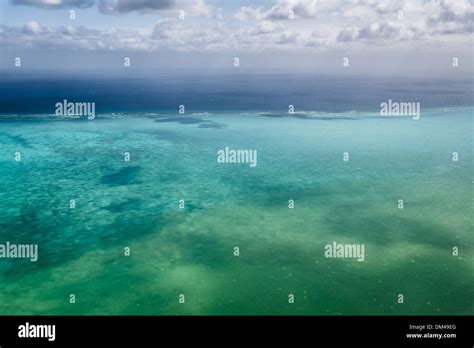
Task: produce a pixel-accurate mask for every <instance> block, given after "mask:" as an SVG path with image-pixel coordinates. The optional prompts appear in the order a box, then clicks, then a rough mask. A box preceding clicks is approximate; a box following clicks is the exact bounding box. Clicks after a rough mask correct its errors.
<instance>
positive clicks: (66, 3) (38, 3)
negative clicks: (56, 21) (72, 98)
mask: <svg viewBox="0 0 474 348" xmlns="http://www.w3.org/2000/svg"><path fill="white" fill-rule="evenodd" d="M12 3H13V4H14V5H25V6H35V7H41V8H53V9H54V8H64V7H79V8H87V7H92V6H94V5H95V3H96V1H95V0H12Z"/></svg>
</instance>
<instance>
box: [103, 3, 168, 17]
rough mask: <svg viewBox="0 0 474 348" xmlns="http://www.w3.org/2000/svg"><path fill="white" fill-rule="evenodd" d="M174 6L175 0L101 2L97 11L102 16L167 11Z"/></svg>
mask: <svg viewBox="0 0 474 348" xmlns="http://www.w3.org/2000/svg"><path fill="white" fill-rule="evenodd" d="M175 6H176V0H160V1H156V0H101V1H100V2H99V10H100V11H101V12H102V13H104V14H122V13H127V12H132V11H139V12H151V11H157V10H169V9H172V8H175Z"/></svg>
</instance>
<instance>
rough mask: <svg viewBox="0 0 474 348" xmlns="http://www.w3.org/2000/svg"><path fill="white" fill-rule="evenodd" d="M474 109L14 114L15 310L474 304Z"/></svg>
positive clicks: (8, 213)
mask: <svg viewBox="0 0 474 348" xmlns="http://www.w3.org/2000/svg"><path fill="white" fill-rule="evenodd" d="M472 115H473V108H471V107H465V108H451V109H432V110H430V111H427V112H424V113H423V114H422V118H421V119H420V120H418V121H414V120H412V119H410V118H381V117H365V116H364V115H347V114H341V115H296V116H298V117H283V116H276V115H271V114H268V115H255V114H252V113H247V114H246V115H238V114H235V115H233V114H231V113H230V114H229V113H227V114H226V115H220V114H219V113H216V114H213V115H210V114H196V115H192V116H159V115H151V116H150V115H148V116H147V117H145V115H143V114H142V115H140V114H138V115H137V114H135V115H134V116H133V117H132V116H128V117H127V116H126V117H122V118H110V119H100V118H99V119H96V120H94V121H86V120H84V121H82V120H81V121H77V120H48V119H45V118H42V117H39V118H38V119H36V118H35V117H33V118H32V119H33V120H31V119H30V120H26V118H24V119H8V120H7V117H3V120H2V121H0V143H1V151H0V164H1V165H0V243H3V242H4V241H10V242H12V243H36V244H38V245H39V259H38V261H37V262H30V261H29V260H24V259H3V260H1V261H0V314H139V315H141V314H169V315H174V314H211V315H212V314H473V309H472V308H473V307H472V305H473V303H472V299H473V295H474V294H473V289H474V272H473V270H474V269H473V249H472V248H473V247H472V246H473V242H474V237H473V233H472V231H473V223H472V222H473V221H472V172H473V163H472V158H473V150H472V121H473V116H472ZM225 147H229V148H233V149H256V150H257V151H258V164H257V166H256V167H255V168H251V167H250V166H249V165H248V164H219V163H217V161H216V157H217V155H216V154H217V151H218V150H219V149H223V148H225ZM17 151H18V152H21V154H22V160H21V161H20V162H16V161H15V160H14V156H15V155H14V154H15V152H17ZM455 151H456V152H458V153H459V161H457V162H453V160H452V153H453V152H455ZM124 152H129V153H130V155H131V160H130V161H129V162H125V161H124V156H123V154H124ZM344 152H348V153H349V156H350V157H349V158H350V160H349V161H348V162H344V161H343V153H344ZM70 199H76V201H77V207H76V208H75V209H70V208H69V201H70ZM180 199H184V200H185V209H179V200H180ZM290 199H293V200H294V201H295V208H294V209H289V208H288V200H290ZM398 199H403V200H404V209H403V210H400V209H398V207H397V201H398ZM334 241H336V242H338V243H351V244H352V243H357V244H364V245H365V261H364V262H358V261H356V260H355V259H335V258H332V259H331V258H326V257H325V255H324V246H325V245H326V244H331V243H332V242H334ZM236 246H238V247H239V248H240V256H238V257H237V256H234V247H236ZM125 247H130V248H131V256H129V257H127V256H124V248H125ZM453 247H458V248H459V256H453V255H452V248H453ZM290 293H291V294H294V296H295V303H294V304H290V303H288V295H289V294H290ZM70 294H75V295H76V303H75V304H70V303H69V295H70ZM179 294H184V295H185V299H186V302H185V303H184V304H181V303H179V301H178V296H179ZM398 294H403V295H404V303H403V304H399V303H397V296H398Z"/></svg>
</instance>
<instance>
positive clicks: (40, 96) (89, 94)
mask: <svg viewBox="0 0 474 348" xmlns="http://www.w3.org/2000/svg"><path fill="white" fill-rule="evenodd" d="M473 91H474V82H473V81H472V80H469V79H466V80H463V81H459V80H458V81H450V80H430V79H427V80H413V79H403V78H397V77H395V78H363V79H362V78H359V77H341V76H338V77H330V76H323V75H302V74H294V75H291V74H287V75H259V76H255V75H248V74H245V75H243V74H240V73H238V72H236V73H235V74H217V75H216V74H213V75H206V74H195V73H194V74H193V75H186V74H184V73H179V74H172V73H167V74H164V73H161V74H159V73H156V74H155V75H153V73H150V74H148V75H141V74H135V73H131V74H130V75H128V76H126V75H122V76H121V77H111V76H106V75H104V76H89V75H84V76H78V75H74V76H72V75H71V76H48V75H47V74H42V75H39V74H35V75H28V74H25V73H20V74H18V75H4V76H2V79H1V81H0V113H1V114H11V113H14V114H23V113H25V114H31V113H34V114H41V113H47V114H48V113H54V111H55V109H54V105H55V104H56V103H57V102H58V101H62V100H63V99H67V100H68V101H73V102H95V103H96V112H97V114H101V113H109V112H173V113H175V112H176V111H177V108H178V106H179V105H180V104H184V105H185V106H186V112H187V113H189V112H223V111H231V112H246V111H251V112H255V111H257V112H283V113H285V112H287V111H288V105H290V104H292V105H294V106H295V109H296V111H320V112H350V111H362V112H365V111H378V110H379V105H380V103H381V102H384V101H387V100H388V99H392V100H394V101H396V100H398V101H404V102H420V103H421V108H422V109H427V108H438V107H453V106H470V105H474V93H473Z"/></svg>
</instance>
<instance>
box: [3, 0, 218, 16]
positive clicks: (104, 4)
mask: <svg viewBox="0 0 474 348" xmlns="http://www.w3.org/2000/svg"><path fill="white" fill-rule="evenodd" d="M12 4H14V5H25V6H34V7H40V8H44V9H60V8H71V7H77V8H87V7H93V6H97V7H98V9H99V11H100V12H101V13H103V14H107V15H120V14H125V13H130V12H139V13H151V12H155V11H165V10H172V9H182V10H186V11H187V12H188V14H189V15H209V14H210V13H211V12H212V7H211V6H209V5H207V4H206V3H205V2H204V0H12Z"/></svg>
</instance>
